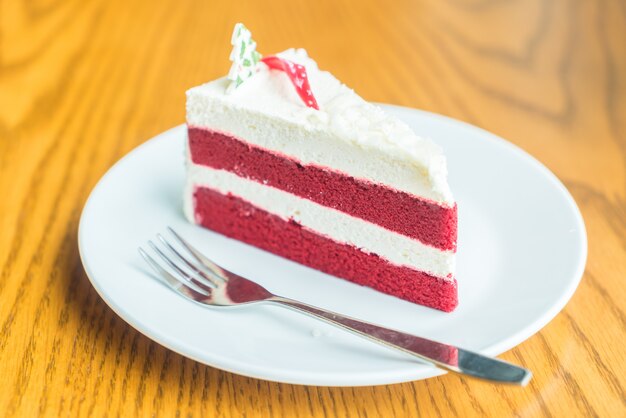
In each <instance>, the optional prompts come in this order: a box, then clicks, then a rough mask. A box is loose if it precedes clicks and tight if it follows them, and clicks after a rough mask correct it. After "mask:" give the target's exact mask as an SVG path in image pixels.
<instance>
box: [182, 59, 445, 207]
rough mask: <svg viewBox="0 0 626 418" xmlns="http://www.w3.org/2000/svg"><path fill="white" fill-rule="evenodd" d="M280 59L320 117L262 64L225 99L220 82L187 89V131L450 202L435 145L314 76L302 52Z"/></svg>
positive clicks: (331, 80) (325, 76)
mask: <svg viewBox="0 0 626 418" xmlns="http://www.w3.org/2000/svg"><path fill="white" fill-rule="evenodd" d="M278 55H280V56H282V57H285V58H287V59H289V60H292V61H295V62H298V63H300V64H303V65H305V66H306V68H307V73H308V78H309V82H310V84H311V88H312V90H313V93H314V95H315V97H316V99H317V101H318V104H319V106H320V110H319V111H318V110H315V109H311V108H308V107H306V106H305V105H304V104H303V103H302V101H301V100H300V98H299V97H298V95H297V94H296V92H295V90H294V88H293V86H292V84H291V82H290V81H289V79H288V77H287V75H285V74H284V73H282V72H280V71H276V70H269V69H268V68H267V67H266V66H265V65H264V64H261V65H260V68H259V71H258V73H257V74H255V75H254V76H253V77H252V78H250V79H248V80H247V81H246V82H244V83H243V84H242V85H241V86H240V87H238V88H237V89H235V91H234V92H232V93H231V94H226V88H227V86H228V83H229V81H228V80H227V79H226V78H220V79H217V80H215V81H212V82H210V83H207V84H204V85H201V86H198V87H194V88H192V89H190V90H189V91H188V92H187V122H188V124H189V125H192V126H198V127H206V128H208V129H212V130H217V131H221V132H225V133H230V134H232V135H234V136H236V137H239V138H241V139H243V140H245V141H247V142H250V143H252V144H255V145H258V146H260V147H263V148H266V149H269V150H272V151H275V152H279V153H283V154H287V155H289V156H292V157H294V158H296V159H297V160H299V161H301V162H302V163H304V164H315V165H319V166H326V167H332V168H333V169H335V170H339V171H342V172H344V173H347V174H349V175H351V176H354V177H357V178H362V179H366V180H369V181H372V182H374V183H381V184H384V185H387V186H390V187H392V188H395V189H397V190H402V191H405V192H408V193H411V194H413V195H416V196H420V197H425V198H427V199H430V200H433V201H435V202H439V203H443V204H446V205H452V204H453V203H454V199H453V197H452V194H451V192H450V189H449V187H448V183H447V167H446V159H445V156H444V155H443V152H442V150H441V149H440V148H439V147H438V146H437V145H435V144H434V143H433V142H432V141H430V140H428V139H425V138H420V137H418V136H416V135H415V134H414V133H413V131H412V130H411V129H410V128H409V127H408V126H407V125H406V124H405V123H403V122H401V121H400V120H399V119H397V118H395V117H393V116H391V115H388V114H386V113H385V112H384V111H383V110H382V109H381V108H380V107H378V106H375V105H372V104H370V103H368V102H366V101H365V100H363V99H362V98H361V97H360V96H358V95H357V94H356V93H355V92H354V91H353V90H351V89H349V88H348V87H346V86H345V85H344V84H342V83H341V82H340V81H339V80H337V79H336V78H335V77H333V75H332V74H330V73H329V72H326V71H320V70H319V69H318V68H317V64H316V63H315V61H313V60H312V59H310V58H308V57H307V55H306V52H304V50H297V51H296V50H288V51H285V52H283V53H280V54H278Z"/></svg>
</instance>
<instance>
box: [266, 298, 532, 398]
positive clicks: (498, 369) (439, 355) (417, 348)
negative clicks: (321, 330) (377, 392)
mask: <svg viewBox="0 0 626 418" xmlns="http://www.w3.org/2000/svg"><path fill="white" fill-rule="evenodd" d="M267 301H268V302H274V303H276V304H279V305H282V306H285V307H288V308H292V309H294V310H297V311H299V312H304V313H307V314H309V315H311V316H314V317H316V318H319V319H321V320H323V321H325V322H328V323H330V324H332V325H335V326H338V327H339V328H342V329H345V330H347V331H350V332H352V333H355V334H357V335H360V336H362V337H365V338H367V339H369V340H371V341H374V342H377V343H379V344H382V345H386V346H388V347H392V348H396V349H399V350H401V351H404V352H405V353H408V354H411V355H414V356H416V357H418V358H420V359H422V360H426V361H428V362H430V363H433V364H434V365H435V366H437V367H439V368H441V369H445V370H448V371H451V372H455V373H460V374H464V375H469V376H472V377H477V378H481V379H486V380H491V381H494V382H501V383H511V384H516V385H521V386H525V385H526V384H527V383H528V382H529V381H530V379H531V377H532V373H531V372H530V370H527V369H524V368H521V367H519V366H516V365H514V364H511V363H508V362H505V361H502V360H499V359H496V358H492V357H487V356H483V355H482V354H478V353H474V352H472V351H468V350H464V349H462V348H458V347H455V346H452V345H449V344H443V343H439V342H436V341H432V340H429V339H426V338H422V337H417V336H415V335H411V334H407V333H404V332H401V331H396V330H392V329H389V328H385V327H381V326H379V325H374V324H371V323H368V322H365V321H360V320H358V319H354V318H350V317H348V316H344V315H340V314H338V313H335V312H331V311H327V310H324V309H320V308H316V307H314V306H311V305H307V304H305V303H302V302H298V301H296V300H293V299H288V298H283V297H281V296H274V297H272V298H270V299H268V300H267Z"/></svg>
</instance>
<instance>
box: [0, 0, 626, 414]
mask: <svg viewBox="0 0 626 418" xmlns="http://www.w3.org/2000/svg"><path fill="white" fill-rule="evenodd" d="M213 3H214V2H209V1H197V2H185V1H169V2H168V1H128V0H112V1H108V0H107V1H103V0H96V1H87V0H72V1H65V2H55V1H41V2H26V1H12V0H9V1H8V2H7V1H5V2H2V3H0V191H1V195H0V196H1V198H0V231H2V232H1V234H0V266H2V270H1V274H2V277H1V280H0V329H1V331H0V376H1V379H0V411H4V412H5V413H6V415H7V416H17V415H20V416H29V417H30V416H33V415H34V414H38V413H39V414H42V415H47V416H76V415H83V416H84V415H92V414H93V415H96V416H114V415H123V416H132V415H159V416H174V415H176V416H190V415H205V416H211V415H216V416H228V417H230V416H232V417H240V416H270V415H272V416H283V417H292V416H296V415H297V416H309V415H310V416H339V417H357V416H363V417H365V416H368V417H372V416H386V417H391V416H415V415H417V414H420V415H423V416H439V417H447V416H471V415H475V416H495V417H504V416H512V415H515V416H524V417H525V416H553V417H561V416H568V417H569V416H619V415H621V416H624V414H626V394H625V389H624V387H625V386H626V380H625V378H624V375H626V367H625V363H624V358H626V351H625V348H624V346H625V345H626V315H625V304H624V300H625V299H626V290H625V289H626V286H624V277H625V275H626V238H625V237H626V3H625V2H623V1H621V2H620V1H615V0H607V1H598V2H592V1H561V0H555V1H545V2H540V1H521V0H519V1H504V0H447V1H432V2H426V1H404V0H403V1H394V2H385V3H383V2H381V3H377V2H375V1H374V0H368V1H361V2H354V3H352V2H347V1H324V2H322V1H315V2H307V1H304V0H292V1H283V2H267V1H256V2H243V1H232V2H224V3H223V4H219V5H217V4H213ZM270 3H271V4H270ZM236 21H243V22H245V23H246V24H247V25H248V27H250V28H251V29H252V31H253V33H254V36H255V38H256V40H257V42H258V44H259V49H260V50H261V51H262V52H266V53H271V52H276V51H279V50H282V49H285V48H287V47H291V46H301V47H305V48H306V49H308V51H309V53H310V54H311V55H312V56H313V57H315V58H316V59H317V61H318V62H319V64H320V66H321V67H322V68H326V69H329V70H331V71H332V72H333V73H334V74H335V75H336V76H337V77H339V78H340V79H341V80H343V81H345V82H346V83H347V84H348V85H350V86H352V87H353V88H354V89H355V90H356V91H358V92H359V93H360V94H361V95H362V96H364V97H365V98H366V99H368V100H372V101H377V102H388V103H396V104H400V105H405V106H411V107H417V108H422V109H427V110H430V111H433V112H438V113H442V114H445V115H449V116H452V117H454V118H457V119H461V120H464V121H467V122H469V123H472V124H474V125H477V126H480V127H482V128H485V129H487V130H489V131H492V132H494V133H496V134H498V135H500V136H502V137H504V138H507V139H508V140H510V141H511V142H513V143H515V144H517V145H519V146H520V147H522V148H523V149H525V150H526V151H528V152H529V153H531V154H532V155H534V156H535V157H537V158H538V159H539V160H540V161H542V162H543V163H544V164H545V165H546V166H548V167H549V168H550V169H551V170H552V171H554V172H555V173H556V174H557V176H559V178H560V179H561V180H562V181H563V182H564V183H565V185H566V186H567V187H568V189H569V190H570V192H571V193H572V194H573V196H574V197H575V199H576V201H577V203H578V204H579V206H580V208H581V210H582V212H583V215H584V218H585V222H586V225H587V232H588V235H589V258H588V262H587V269H586V272H585V275H584V278H583V280H582V283H581V284H580V287H579V289H578V291H577V292H576V294H575V295H574V297H573V299H572V300H571V302H570V303H569V304H568V305H567V307H566V308H565V309H564V311H563V312H561V313H560V314H559V315H558V316H557V317H556V319H554V320H553V321H552V322H551V323H550V324H549V325H548V326H546V327H545V328H544V329H543V330H542V331H541V332H539V333H537V334H536V335H535V336H533V337H532V338H530V339H529V340H528V341H526V342H525V343H523V344H521V345H520V346H518V347H516V348H515V349H513V350H511V351H509V352H507V353H505V354H503V355H502V357H503V358H504V359H507V360H510V361H513V362H516V363H520V364H523V365H525V366H527V367H529V368H530V369H532V370H533V371H534V373H535V378H534V380H533V381H532V383H531V384H530V386H529V387H527V388H526V389H520V388H513V387H502V386H495V385H492V384H488V383H483V382H478V381H473V380H469V379H464V378H460V377H457V376H453V375H446V376H443V377H439V378H434V379H430V380H426V381H419V382H415V383H405V384H398V385H391V386H379V387H362V388H324V387H303V386H292V385H287V384H277V383H270V382H265V381H260V380H255V379H251V378H246V377H241V376H236V375H233V374H230V373H226V372H222V371H220V370H217V369H213V368H211V367H207V366H204V365H202V364H199V363H196V362H194V361H191V360H188V359H186V358H184V357H182V356H180V355H177V354H175V353H173V352H171V351H168V350H166V349H164V348H163V347H161V346H159V345H157V344H156V343H154V342H152V341H151V340H149V339H148V338H146V337H144V336H143V335H141V334H139V333H138V332H136V331H135V330H134V329H133V328H131V327H130V326H129V325H127V324H126V323H125V322H124V321H122V320H121V319H120V318H119V317H117V316H116V315H115V314H114V313H113V311H111V309H109V308H108V307H107V306H106V305H105V303H104V302H103V301H102V300H101V299H100V298H99V297H98V295H97V294H96V292H95V291H94V289H93V288H92V287H91V285H90V283H89V281H88V280H87V277H86V275H85V272H84V271H83V268H82V266H81V263H80V260H79V256H78V249H77V243H76V233H77V224H78V219H79V216H80V213H81V209H82V206H83V204H84V202H85V199H86V198H87V196H88V194H89V192H90V190H91V189H92V187H93V186H94V185H95V184H96V182H97V181H98V179H99V178H100V176H101V175H102V174H103V173H104V172H105V171H106V170H107V169H108V168H109V167H110V166H111V165H112V164H113V163H114V162H115V161H116V160H117V159H119V158H120V157H121V156H123V155H124V154H125V153H127V152H128V151H130V150H131V149H132V148H133V147H135V146H136V145H138V144H140V143H141V142H143V141H146V140H147V139H149V138H150V137H152V136H153V135H155V134H158V133H159V132H162V131H163V130H165V129H167V128H170V127H172V126H174V125H177V124H180V123H182V122H183V121H184V91H185V90H186V89H187V88H189V87H191V86H194V85H197V84H199V83H201V82H204V81H207V80H210V79H213V78H216V77H218V76H221V75H223V74H225V72H226V71H227V69H228V66H229V62H228V53H229V48H230V45H229V37H230V32H231V30H232V26H233V24H234V23H235V22H236Z"/></svg>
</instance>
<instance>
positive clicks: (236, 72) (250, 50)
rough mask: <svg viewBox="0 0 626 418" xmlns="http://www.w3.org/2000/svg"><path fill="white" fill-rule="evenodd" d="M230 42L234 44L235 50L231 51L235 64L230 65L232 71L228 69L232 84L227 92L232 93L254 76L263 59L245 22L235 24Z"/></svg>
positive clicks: (231, 58) (231, 57)
mask: <svg viewBox="0 0 626 418" xmlns="http://www.w3.org/2000/svg"><path fill="white" fill-rule="evenodd" d="M230 43H231V44H232V45H233V50H232V51H231V53H230V60H231V61H232V62H233V65H232V66H231V67H230V71H228V76H227V78H228V79H229V80H230V84H229V85H228V88H227V89H226V92H227V93H231V92H232V91H233V90H234V89H236V88H237V87H239V86H240V85H241V84H242V83H243V82H244V81H246V80H247V79H249V78H250V77H252V76H253V75H254V73H255V72H256V70H257V67H258V64H259V60H260V59H261V54H259V53H258V52H257V50H256V42H254V40H253V39H252V35H251V34H250V31H249V30H248V28H246V27H245V26H244V25H243V23H237V24H236V25H235V29H234V30H233V36H232V38H231V41H230Z"/></svg>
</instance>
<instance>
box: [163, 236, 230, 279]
mask: <svg viewBox="0 0 626 418" xmlns="http://www.w3.org/2000/svg"><path fill="white" fill-rule="evenodd" d="M167 229H168V231H170V233H171V234H172V235H173V236H174V238H176V240H177V241H178V242H179V243H180V244H181V245H182V246H183V247H184V248H185V249H186V250H187V251H188V252H189V254H191V255H192V256H193V258H195V259H196V261H198V262H199V263H200V264H202V265H203V266H204V267H206V268H207V269H209V270H210V271H211V272H213V273H214V274H215V275H216V276H218V277H219V278H220V279H222V280H224V281H227V280H228V276H227V275H226V274H225V272H224V269H222V268H221V267H220V266H218V265H217V264H215V263H214V262H213V261H211V260H209V259H208V258H206V257H205V256H204V255H203V254H202V253H201V252H200V251H198V250H197V249H195V248H194V246H193V245H191V244H190V243H188V242H187V241H185V240H184V239H183V237H181V236H180V235H178V233H177V232H176V231H174V229H172V227H170V226H168V227H167Z"/></svg>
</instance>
